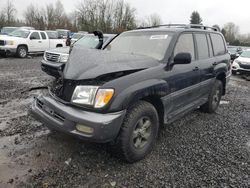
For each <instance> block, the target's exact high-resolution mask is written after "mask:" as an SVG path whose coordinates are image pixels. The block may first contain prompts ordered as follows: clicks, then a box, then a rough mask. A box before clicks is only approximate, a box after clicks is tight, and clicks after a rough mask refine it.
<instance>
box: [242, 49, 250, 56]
mask: <svg viewBox="0 0 250 188" xmlns="http://www.w3.org/2000/svg"><path fill="white" fill-rule="evenodd" d="M240 57H247V58H250V50H247V51H243V52H242V54H241V55H240Z"/></svg>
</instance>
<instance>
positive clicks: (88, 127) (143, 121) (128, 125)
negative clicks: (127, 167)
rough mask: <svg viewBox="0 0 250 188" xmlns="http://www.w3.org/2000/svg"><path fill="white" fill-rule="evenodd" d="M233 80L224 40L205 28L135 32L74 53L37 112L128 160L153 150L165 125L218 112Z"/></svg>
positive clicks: (55, 125)
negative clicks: (191, 115)
mask: <svg viewBox="0 0 250 188" xmlns="http://www.w3.org/2000/svg"><path fill="white" fill-rule="evenodd" d="M230 75H231V64H230V56H229V54H228V52H227V47H226V43H225V40H224V37H223V35H222V34H221V33H220V32H218V31H217V30H216V29H215V28H211V27H207V26H203V25H177V24H176V25H173V24H171V25H161V26H157V27H151V28H140V29H137V30H132V31H127V32H124V33H122V34H120V35H119V36H118V37H117V38H115V39H114V40H113V41H112V42H111V43H110V44H109V45H108V46H107V47H106V50H99V51H98V50H95V49H82V48H80V47H79V48H78V47H77V48H74V49H73V50H72V53H71V54H70V57H69V61H68V63H67V64H66V66H65V69H64V72H63V75H62V77H61V79H60V80H59V81H57V82H56V84H55V85H54V86H53V87H51V88H49V89H48V91H49V92H48V93H49V94H48V95H47V96H42V95H40V96H38V97H37V98H36V99H35V100H34V102H33V104H32V112H33V113H34V114H35V115H36V117H37V118H38V119H39V120H41V121H42V122H44V123H45V125H46V126H48V127H50V128H51V129H56V130H59V131H63V132H65V133H68V134H71V135H74V136H77V137H79V138H82V139H85V140H88V141H92V142H102V143H104V142H106V143H107V142H108V143H110V147H111V148H112V149H113V151H114V154H117V155H119V156H120V157H122V158H123V159H124V160H126V161H128V162H131V163H132V162H135V161H138V160H141V159H142V158H144V157H145V156H146V155H147V154H148V153H149V152H150V151H151V150H152V148H153V145H154V143H155V141H156V138H157V135H158V131H159V130H160V129H159V126H160V125H166V124H168V123H171V122H173V121H174V120H176V119H178V118H180V117H181V116H183V115H184V114H186V113H187V112H189V111H191V110H193V109H196V108H197V107H200V109H201V110H202V111H204V112H208V113H213V112H215V111H216V109H217V108H218V106H219V103H220V99H221V97H222V95H225V92H226V84H227V82H228V80H229V77H230Z"/></svg>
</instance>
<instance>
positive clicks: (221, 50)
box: [210, 33, 226, 56]
mask: <svg viewBox="0 0 250 188" xmlns="http://www.w3.org/2000/svg"><path fill="white" fill-rule="evenodd" d="M210 36H211V39H212V44H213V49H214V55H216V56H217V55H223V54H225V53H226V48H225V45H224V41H223V39H222V36H221V35H219V34H213V33H212V34H210Z"/></svg>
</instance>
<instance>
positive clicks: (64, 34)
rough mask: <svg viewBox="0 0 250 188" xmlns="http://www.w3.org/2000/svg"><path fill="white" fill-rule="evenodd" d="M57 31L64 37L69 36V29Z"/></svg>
mask: <svg viewBox="0 0 250 188" xmlns="http://www.w3.org/2000/svg"><path fill="white" fill-rule="evenodd" d="M57 32H58V36H63V37H65V36H66V37H67V36H68V31H67V30H57Z"/></svg>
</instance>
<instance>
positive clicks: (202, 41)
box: [195, 33, 209, 59]
mask: <svg viewBox="0 0 250 188" xmlns="http://www.w3.org/2000/svg"><path fill="white" fill-rule="evenodd" d="M195 38H196V42H197V51H198V59H207V58H209V51H208V44H207V37H206V35H205V34H202V33H201V34H195Z"/></svg>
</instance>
